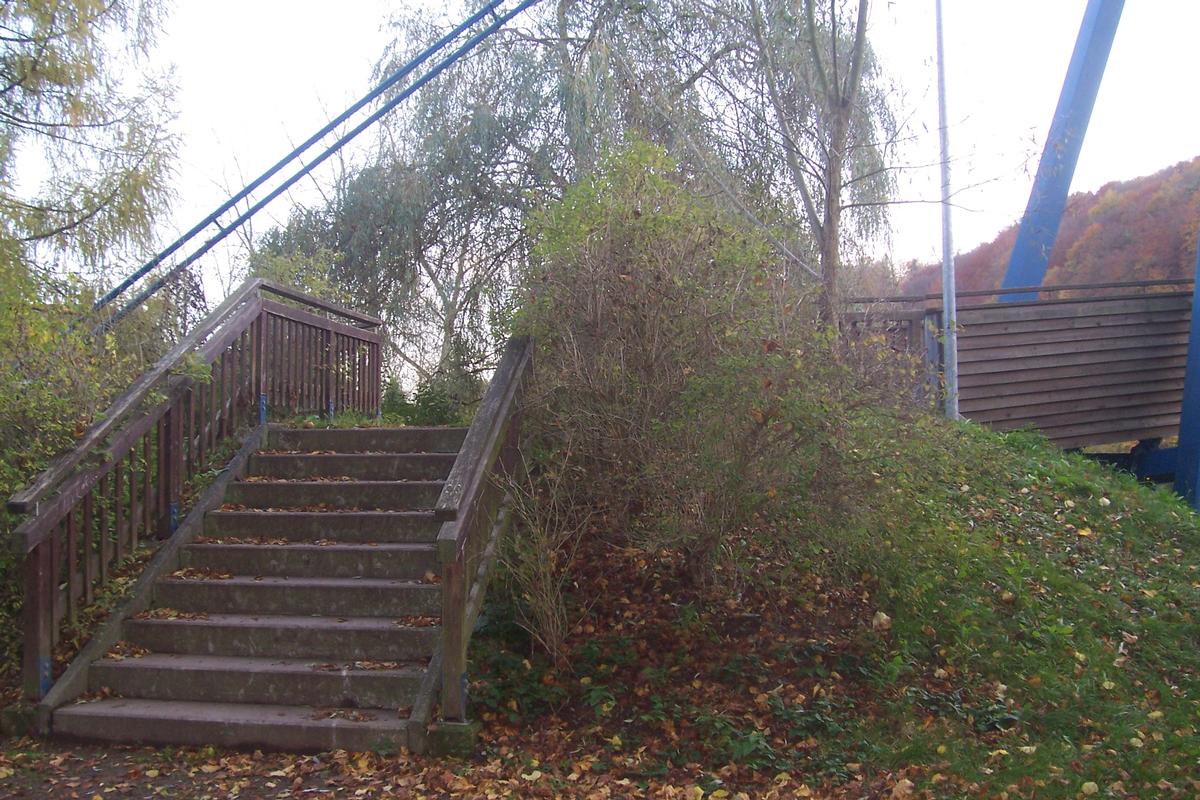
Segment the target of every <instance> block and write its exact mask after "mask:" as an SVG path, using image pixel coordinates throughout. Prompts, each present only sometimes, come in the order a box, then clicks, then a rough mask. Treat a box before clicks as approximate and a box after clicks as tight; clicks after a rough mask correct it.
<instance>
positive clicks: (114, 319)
mask: <svg viewBox="0 0 1200 800" xmlns="http://www.w3.org/2000/svg"><path fill="white" fill-rule="evenodd" d="M540 2H541V0H525V1H524V2H523V3H521V4H520V5H518V6H516V7H515V8H513V9H512V10H511V11H508V12H505V13H504V14H502V15H500V16H496V17H495V19H494V21H493V22H492V23H491V24H490V25H488V26H487V27H486V28H484V29H483V30H481V31H480V32H479V33H477V34H475V35H474V36H472V37H471V38H470V39H468V40H467V41H466V42H464V43H463V44H462V45H461V46H460V47H459V48H458V49H457V50H455V51H454V52H453V53H451V54H450V55H448V56H446V57H445V58H443V59H442V60H441V61H439V62H438V63H437V65H436V66H434V67H433V68H432V69H430V70H429V71H428V72H426V73H425V74H424V75H422V76H421V77H420V78H418V79H417V80H415V81H413V82H412V83H411V84H409V85H408V86H407V87H406V88H405V89H404V90H403V91H402V92H400V93H399V94H397V95H396V96H395V97H393V98H392V99H391V100H389V101H388V102H386V103H384V104H383V105H382V106H380V107H379V109H378V110H376V111H375V113H373V114H371V116H369V117H367V118H366V119H365V120H363V121H362V122H360V123H359V124H358V125H356V126H355V127H354V128H352V129H351V130H350V132H349V133H347V134H345V135H343V136H341V137H340V138H338V139H337V140H336V141H335V142H334V143H333V144H331V145H330V146H329V147H327V148H326V149H325V150H324V151H322V152H321V154H320V155H318V156H317V157H316V158H315V159H314V160H313V161H312V162H311V163H309V164H307V165H305V166H303V167H302V168H301V169H299V170H297V171H296V172H295V173H293V174H292V176H291V177H290V178H288V179H287V180H286V181H284V182H283V183H282V184H281V185H280V186H278V187H277V188H275V189H274V190H272V191H271V192H270V193H269V194H268V195H267V196H265V197H263V198H262V199H261V200H259V201H258V202H256V203H255V204H254V205H252V206H250V207H249V208H247V209H246V211H244V212H243V213H242V214H240V215H239V216H238V217H237V218H235V219H234V220H233V221H232V222H230V223H229V224H228V225H226V226H219V232H218V233H217V234H215V235H214V236H212V237H210V238H209V239H208V240H207V241H206V242H204V244H202V245H201V246H200V248H199V249H197V250H196V251H194V252H193V253H192V254H191V255H190V256H188V257H187V258H185V259H184V260H183V261H180V262H179V263H178V264H176V265H175V266H173V267H172V268H171V269H170V270H168V271H167V272H166V273H164V274H163V275H162V276H161V277H159V278H157V279H156V280H154V281H152V282H151V283H150V284H149V285H147V286H146V288H145V289H143V290H142V291H141V292H139V293H138V294H137V295H136V296H135V297H134V298H133V299H132V300H130V301H129V302H127V303H126V304H125V305H124V306H122V307H121V308H120V310H118V311H117V312H116V313H115V314H113V315H112V316H111V317H108V318H107V319H105V320H103V321H101V322H100V323H98V324H97V325H96V326H95V327H93V328H92V334H93V335H97V334H101V333H104V332H105V331H107V330H109V329H110V328H112V327H113V325H115V324H116V323H118V322H120V321H121V320H122V319H124V318H125V317H126V316H127V315H128V314H129V313H130V312H132V311H133V310H134V309H136V308H138V307H139V306H141V305H142V303H144V302H146V300H148V299H149V298H150V297H152V296H153V295H154V294H155V293H156V292H158V290H159V289H161V288H163V286H165V285H166V284H167V282H168V281H170V280H171V279H172V278H173V277H174V276H175V275H177V274H178V273H179V272H181V271H182V270H185V269H187V268H188V267H189V266H191V265H192V264H193V263H195V262H196V261H197V260H198V259H199V258H200V257H202V256H203V255H204V254H206V253H207V252H208V251H209V250H211V249H213V248H214V247H216V246H217V245H218V244H220V243H221V242H222V241H224V240H225V239H226V238H227V237H228V236H229V235H230V234H231V233H233V231H235V230H236V229H237V228H238V227H239V226H241V225H242V223H244V222H245V221H246V220H248V219H250V218H251V217H253V216H254V215H255V214H257V213H258V212H259V211H261V210H262V209H263V207H264V206H266V205H267V204H268V203H270V202H271V201H272V200H274V199H275V198H277V197H279V196H280V195H281V194H283V193H284V192H286V191H287V190H288V189H290V188H291V187H292V186H294V185H295V184H296V182H297V181H299V180H300V179H301V178H303V177H304V176H305V175H307V174H308V173H310V172H312V171H313V170H314V169H316V168H317V167H318V166H320V165H321V164H322V163H324V162H325V160H326V159H327V158H329V157H330V156H332V155H333V154H334V153H336V152H337V151H338V150H340V149H341V148H342V147H344V146H345V145H346V144H347V143H348V142H350V141H351V140H352V139H354V138H355V137H356V136H358V135H359V134H360V133H362V132H363V131H365V130H366V129H367V128H369V127H371V126H372V125H374V124H375V123H376V122H378V121H379V120H380V119H381V118H382V117H383V116H384V115H386V114H387V113H388V112H390V111H391V110H392V109H394V108H395V107H396V106H398V105H400V103H402V102H404V101H405V100H407V99H408V98H409V97H411V96H412V95H413V94H415V93H416V91H417V90H418V89H420V88H421V87H423V86H424V85H425V84H427V83H429V82H430V81H431V80H433V79H434V78H436V77H437V76H438V75H440V74H441V73H442V72H444V71H445V70H446V69H447V68H448V67H450V66H451V65H453V64H454V63H455V62H456V61H458V60H459V59H460V58H462V57H463V56H465V55H466V54H467V53H469V52H470V51H472V50H474V49H475V48H476V47H478V46H479V44H480V43H481V42H483V41H484V40H485V39H487V38H488V37H489V36H491V35H492V34H493V33H495V32H496V31H497V30H499V29H500V28H502V27H503V26H504V25H505V24H507V23H508V22H509V20H511V19H513V17H516V16H517V15H518V14H521V13H522V12H524V11H526V10H527V9H529V8H531V7H533V6H535V5H537V4H538V3H540Z"/></svg>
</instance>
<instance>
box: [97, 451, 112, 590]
mask: <svg viewBox="0 0 1200 800" xmlns="http://www.w3.org/2000/svg"><path fill="white" fill-rule="evenodd" d="M109 474H110V473H109V472H106V473H104V474H103V475H101V476H100V483H99V484H98V490H99V496H100V520H99V521H100V526H99V527H100V585H101V586H103V585H104V584H106V583H108V573H109V569H110V567H111V566H112V564H111V562H112V536H111V534H110V533H109V527H108V519H109V509H110V508H111V507H112V505H113V496H114V495H111V494H109V492H108V483H109V482H108V476H109Z"/></svg>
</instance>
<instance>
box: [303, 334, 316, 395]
mask: <svg viewBox="0 0 1200 800" xmlns="http://www.w3.org/2000/svg"><path fill="white" fill-rule="evenodd" d="M315 333H316V330H315V329H314V328H313V327H312V326H311V325H305V326H304V407H305V409H307V410H308V411H312V410H313V409H314V408H315V407H316V405H317V395H316V392H314V391H313V379H314V376H315V374H316V373H315V371H314V370H313V360H314V357H315V355H316V350H317V348H316V340H315V339H314V338H313V336H314V334H315Z"/></svg>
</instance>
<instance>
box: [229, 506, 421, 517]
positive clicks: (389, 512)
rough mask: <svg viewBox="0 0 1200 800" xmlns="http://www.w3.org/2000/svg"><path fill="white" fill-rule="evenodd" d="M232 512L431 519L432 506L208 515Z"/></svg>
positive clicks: (258, 512) (263, 510) (257, 512)
mask: <svg viewBox="0 0 1200 800" xmlns="http://www.w3.org/2000/svg"><path fill="white" fill-rule="evenodd" d="M233 514H253V515H255V516H261V515H264V514H280V515H284V514H288V515H291V516H299V515H308V516H312V517H326V518H329V517H338V516H343V515H350V514H356V515H371V516H372V517H385V516H388V517H399V516H405V515H407V516H409V517H414V518H421V519H433V509H432V508H397V509H390V508H361V509H360V508H327V509H322V510H320V511H311V510H308V509H292V508H250V507H247V508H237V509H234V508H220V509H215V510H213V511H209V512H208V515H209V516H217V517H229V516H232V515H233Z"/></svg>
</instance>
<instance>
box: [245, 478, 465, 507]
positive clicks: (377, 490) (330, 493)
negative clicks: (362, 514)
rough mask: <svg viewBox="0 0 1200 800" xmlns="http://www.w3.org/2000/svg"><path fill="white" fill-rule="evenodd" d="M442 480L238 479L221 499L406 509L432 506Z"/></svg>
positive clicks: (268, 504)
mask: <svg viewBox="0 0 1200 800" xmlns="http://www.w3.org/2000/svg"><path fill="white" fill-rule="evenodd" d="M444 485H445V481H320V480H308V481H304V480H302V481H270V480H267V481H239V482H236V483H231V484H230V485H229V489H228V490H227V491H226V492H225V502H226V504H230V505H240V506H246V507H248V508H270V509H274V508H281V509H283V508H309V507H312V506H322V507H325V508H330V509H363V510H384V511H407V510H415V509H428V508H433V506H434V505H436V504H437V499H438V495H440V494H441V493H442V487H443V486H444Z"/></svg>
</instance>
